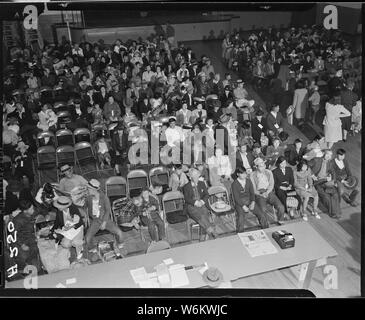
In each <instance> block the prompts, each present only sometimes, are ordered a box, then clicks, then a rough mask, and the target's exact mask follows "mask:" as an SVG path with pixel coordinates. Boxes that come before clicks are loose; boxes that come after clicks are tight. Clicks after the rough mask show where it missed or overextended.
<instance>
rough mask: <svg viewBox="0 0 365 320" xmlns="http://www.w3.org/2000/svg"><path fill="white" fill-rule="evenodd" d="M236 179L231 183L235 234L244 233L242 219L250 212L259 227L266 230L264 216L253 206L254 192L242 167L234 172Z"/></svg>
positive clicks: (266, 224)
mask: <svg viewBox="0 0 365 320" xmlns="http://www.w3.org/2000/svg"><path fill="white" fill-rule="evenodd" d="M236 175H237V179H235V180H234V181H233V183H232V194H233V199H234V203H235V209H236V215H237V217H236V226H237V232H244V217H245V215H246V214H247V213H248V212H249V211H251V212H252V213H253V214H254V215H255V216H257V218H258V219H259V221H260V225H261V227H262V228H263V229H264V228H268V227H269V222H268V220H267V217H266V214H265V213H264V212H263V211H262V210H261V208H260V207H259V206H257V205H256V204H255V192H254V188H253V185H252V182H251V180H250V179H249V178H248V177H247V172H246V169H245V168H244V167H239V168H238V169H237V170H236Z"/></svg>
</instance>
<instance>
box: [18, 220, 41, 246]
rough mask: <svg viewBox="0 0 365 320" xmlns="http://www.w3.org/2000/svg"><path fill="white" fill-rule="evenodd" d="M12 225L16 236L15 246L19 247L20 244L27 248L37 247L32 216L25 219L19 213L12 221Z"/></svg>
mask: <svg viewBox="0 0 365 320" xmlns="http://www.w3.org/2000/svg"><path fill="white" fill-rule="evenodd" d="M13 223H14V227H15V230H16V235H17V241H16V246H19V247H20V246H21V245H22V244H25V245H27V246H28V247H32V246H37V242H36V237H35V234H34V224H35V219H34V215H33V216H31V217H27V216H26V215H25V214H24V213H19V214H18V215H17V216H16V217H15V218H14V219H13Z"/></svg>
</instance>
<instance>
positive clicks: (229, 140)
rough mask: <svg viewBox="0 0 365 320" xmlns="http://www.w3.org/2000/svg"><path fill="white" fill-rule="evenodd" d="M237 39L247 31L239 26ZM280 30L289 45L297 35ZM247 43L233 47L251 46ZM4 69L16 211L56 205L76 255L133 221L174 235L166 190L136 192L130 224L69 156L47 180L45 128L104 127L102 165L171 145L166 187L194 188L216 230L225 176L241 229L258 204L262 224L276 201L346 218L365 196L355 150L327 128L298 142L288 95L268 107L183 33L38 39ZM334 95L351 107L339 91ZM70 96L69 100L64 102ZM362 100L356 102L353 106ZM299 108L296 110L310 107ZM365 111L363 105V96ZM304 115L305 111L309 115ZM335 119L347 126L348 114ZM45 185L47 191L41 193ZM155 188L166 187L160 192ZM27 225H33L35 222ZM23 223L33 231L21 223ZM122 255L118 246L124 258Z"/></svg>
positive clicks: (284, 214)
mask: <svg viewBox="0 0 365 320" xmlns="http://www.w3.org/2000/svg"><path fill="white" fill-rule="evenodd" d="M293 34H295V33H292V36H293ZM289 35H290V32H289ZM276 36H277V35H276ZM258 37H262V34H259V35H257V36H256V38H257V39H256V40H255V39H252V38H250V40H249V42H252V41H253V43H256V44H254V46H257V45H258V43H260V48H261V41H262V39H261V38H258ZM235 38H236V40H237V41H239V35H238V38H237V36H236V37H235ZM289 38H290V37H289ZM314 38H316V37H314ZM258 39H260V40H258ZM280 39H281V38H280ZM280 39H278V40H277V41H278V42H279V45H280V44H281V45H280V46H281V47H283V48H284V47H285V41H287V39H288V38H287V36H286V35H285V36H284V38H283V39H282V40H280ZM313 41H316V40H313ZM271 45H272V44H271ZM269 46H270V45H269V43H268V42H267V41H264V43H263V45H262V48H264V51H265V52H268V50H269ZM236 47H237V44H235V47H234V49H233V50H234V52H236V51H237V50H238V51H239V50H240V49H239V48H238V49H237V48H236ZM346 48H347V47H345V49H346ZM236 49H237V50H236ZM257 49H258V48H257ZM325 49H327V48H325ZM343 51H345V50H343ZM245 52H246V51H245ZM247 52H249V50H248V51H247ZM270 52H271V55H272V54H273V51H270ZM336 52H338V50H337V51H336ZM235 54H237V52H236V53H235ZM275 54H276V53H275V50H274V56H275ZM277 54H278V55H279V53H277ZM264 56H265V53H264ZM226 57H227V55H224V58H225V59H226V60H227V63H228V64H229V65H230V66H231V65H234V62H232V61H230V59H231V58H229V59H227V58H226ZM274 69H275V68H274ZM325 70H326V67H325ZM260 72H261V71H258V74H259V73H260ZM5 79H6V85H5V88H4V89H5V90H4V93H5V103H4V118H3V125H4V129H3V141H4V155H5V156H6V157H7V159H8V160H9V161H8V163H7V164H8V165H9V167H8V168H9V170H7V171H6V172H5V177H4V178H5V180H4V182H5V183H4V195H5V211H4V212H5V215H6V217H5V219H6V221H9V220H11V219H16V220H19V223H20V224H22V223H24V221H26V220H27V219H29V217H31V216H37V215H42V216H44V218H45V219H46V220H50V219H51V214H50V213H52V214H53V216H54V218H55V223H54V225H53V228H52V230H51V231H52V232H51V233H50V234H49V237H50V238H51V239H54V240H55V241H56V242H57V243H59V244H60V245H61V246H64V247H65V248H70V247H75V249H76V256H77V259H81V258H85V256H86V257H87V253H88V250H89V249H90V248H92V247H93V246H94V245H95V243H94V240H95V235H96V233H97V232H98V231H99V230H107V231H109V232H110V233H112V234H113V235H115V237H116V239H117V240H116V241H117V243H118V246H117V247H118V248H120V249H121V248H123V243H124V232H125V231H126V230H131V229H139V228H140V227H141V226H146V227H147V228H148V231H149V233H150V236H151V239H152V240H153V241H161V240H164V241H166V230H165V229H164V227H165V226H164V223H163V220H162V219H161V216H160V215H159V211H158V210H159V209H158V207H159V206H158V201H160V200H161V196H162V194H161V190H159V191H156V189H154V188H152V187H151V188H150V189H143V190H140V192H137V193H133V194H129V195H127V198H126V199H125V200H123V201H124V202H123V203H121V207H122V214H121V219H120V220H119V222H120V223H119V222H117V221H115V220H113V219H112V218H111V217H112V216H113V215H112V203H111V202H110V199H109V198H108V197H107V196H106V195H105V194H104V192H103V191H102V186H101V184H100V182H99V181H98V180H96V179H91V180H87V179H86V178H85V177H83V176H82V175H78V174H76V173H74V172H73V169H74V168H73V167H72V166H71V165H69V164H64V165H62V166H60V168H58V169H59V171H60V173H61V175H62V176H63V178H62V179H60V181H58V182H56V181H53V184H43V183H41V185H38V186H37V183H36V181H35V178H34V176H35V175H34V171H33V169H32V162H33V155H34V154H35V153H36V152H37V147H38V146H39V141H38V140H37V137H38V135H39V133H42V132H50V133H56V134H57V131H58V130H60V129H62V128H67V129H69V130H71V131H75V129H78V128H88V129H89V130H90V131H91V132H92V133H93V136H95V137H93V148H94V149H95V151H96V153H97V158H96V160H95V161H98V162H99V165H100V168H101V169H103V168H104V167H111V168H113V169H114V170H115V175H116V176H118V175H119V176H120V175H122V174H123V175H124V173H123V172H125V171H126V167H127V165H135V162H134V160H135V159H134V158H136V159H137V160H138V158H139V156H138V155H136V156H134V157H133V156H131V155H130V152H129V151H130V150H132V149H133V147H134V146H136V145H138V146H139V147H140V148H141V145H143V146H145V147H146V151H147V154H148V156H151V157H152V156H153V154H155V153H156V152H157V153H160V156H161V158H162V156H163V155H164V156H165V157H167V158H168V157H169V156H170V155H171V154H172V155H173V157H175V158H174V162H175V163H174V164H173V165H166V168H167V169H168V171H169V177H170V180H169V185H168V190H165V191H164V192H166V191H179V192H181V193H182V194H183V195H184V198H185V212H186V214H187V215H188V216H189V217H190V218H191V219H192V220H194V221H195V222H196V223H198V224H199V225H200V228H201V229H202V230H203V231H204V232H205V234H206V235H207V238H215V237H217V235H218V233H217V230H216V225H215V224H214V222H212V220H211V219H210V215H211V206H210V203H209V193H208V189H209V187H211V186H221V187H223V188H224V189H225V190H226V191H227V193H228V195H229V201H230V200H231V199H232V207H233V208H234V209H235V214H236V231H237V232H243V231H244V230H245V217H246V215H247V214H248V213H252V214H254V215H255V216H256V217H257V219H258V221H259V225H260V226H261V227H262V228H267V227H269V219H268V212H267V207H268V206H273V207H274V208H275V213H276V220H277V222H279V223H283V221H284V220H286V219H291V218H295V217H298V216H301V217H302V218H303V219H304V220H305V221H307V220H308V212H309V213H310V214H312V215H313V216H314V217H316V218H317V219H320V215H319V210H321V211H322V212H327V213H328V214H329V215H330V216H331V217H334V218H339V217H340V216H341V207H340V201H341V200H342V199H343V200H344V201H346V202H348V203H349V204H351V205H353V206H356V205H357V203H356V197H357V194H358V192H357V190H356V181H355V180H356V179H355V177H354V176H353V175H352V174H351V172H350V169H349V166H348V163H347V162H346V160H345V159H344V158H345V154H346V151H345V150H343V149H339V150H337V151H335V152H336V158H335V159H333V151H332V150H331V149H329V148H328V147H331V146H329V145H328V142H329V140H328V139H327V138H328V137H327V136H324V137H322V136H319V137H316V139H314V141H313V142H311V143H310V144H308V145H307V146H305V145H304V143H303V142H302V141H301V140H299V139H297V140H295V142H294V144H293V145H289V146H288V145H287V138H288V134H287V133H286V128H287V126H288V125H289V124H288V121H287V117H286V115H283V114H282V113H281V111H280V105H279V104H278V103H274V104H272V105H271V106H270V107H269V110H267V113H266V112H265V110H264V109H263V108H262V107H261V106H260V105H258V104H257V102H256V101H255V100H253V99H252V97H251V96H250V95H249V93H248V90H247V87H246V85H245V82H244V80H242V79H238V80H237V81H235V82H234V81H233V80H232V78H231V75H229V74H227V75H225V79H224V80H221V78H220V75H219V74H217V73H215V69H214V66H213V65H212V64H211V60H210V59H209V58H208V57H207V56H203V57H201V59H200V60H197V59H195V56H194V55H193V54H192V51H191V49H190V48H185V46H184V45H183V44H180V45H179V46H178V47H177V48H174V49H172V48H170V45H169V42H168V41H167V40H166V39H164V38H163V37H158V38H156V39H152V41H146V42H141V43H139V42H137V41H128V42H126V43H122V41H121V40H116V41H115V43H114V44H112V45H105V44H104V43H103V42H102V41H99V42H98V43H94V44H91V43H88V42H87V41H85V39H83V40H82V41H81V43H75V44H72V45H71V44H70V43H69V42H68V41H67V40H65V39H63V41H62V42H61V43H59V44H58V45H47V46H45V48H44V49H43V50H42V51H41V52H33V51H32V50H31V49H30V48H28V47H25V48H21V49H19V50H17V51H15V53H14V52H13V53H12V55H11V59H9V66H8V67H7V68H6V70H5ZM295 80H296V79H295ZM299 82H300V79H299ZM348 89H349V90H350V91H351V86H348ZM336 92H337V91H336ZM333 96H334V97H335V98H336V97H338V96H339V95H338V94H337V93H336V94H333ZM348 96H351V94H347V97H346V99H348V100H350V98H349V97H348ZM340 97H341V96H340ZM351 99H352V101H354V102H355V104H357V103H358V100H357V99H355V98H354V97H351ZM312 100H313V101H315V104H317V103H318V101H317V99H315V98H313V99H312ZM333 104H334V105H335V106H342V105H339V104H338V103H337V102H336V101H334V102H333ZM360 104H361V102H360ZM60 105H61V106H63V107H65V110H62V111H59V110H58V108H57V107H58V106H60ZM301 105H302V104H301ZM329 105H330V103H328V106H329ZM342 107H343V106H342ZM352 107H353V105H352V102H349V103H348V105H347V106H345V107H343V108H345V109H346V108H352ZM293 108H294V109H295V110H294V112H295V114H297V109H300V108H301V106H300V107H296V106H294V107H293ZM326 108H327V107H326ZM328 108H330V107H328ZM338 108H340V107H338ZM346 110H347V109H346ZM64 111H66V112H67V115H68V118H67V119H66V120H65V118H64V117H63V112H64ZM357 112H358V113H359V112H360V113H361V105H360V107H358V109H357ZM339 113H341V111H339ZM343 114H344V115H345V116H348V114H347V113H346V112H343ZM350 115H351V114H350ZM301 117H302V115H301V112H299V113H298V119H301ZM303 119H305V118H304V117H303ZM327 121H330V120H327ZM336 121H337V122H336V123H337V125H338V122H339V123H340V125H341V121H340V120H339V118H338V119H337V118H336ZM155 123H157V127H158V129H159V130H157V131H156V130H155V129H154V128H153V125H154V124H155ZM358 125H359V124H358V123H357V126H358ZM340 128H341V127H340ZM357 128H359V127H357ZM325 134H326V130H325ZM153 137H155V138H157V139H158V147H157V148H153V147H150V144H149V142H151V140H152V139H153ZM332 140H333V139H332ZM332 140H331V141H332ZM337 141H338V140H337ZM52 143H53V144H54V141H52V140H51V139H49V138H48V139H47V138H46V139H45V141H44V145H49V144H51V145H52ZM183 146H184V148H183ZM186 146H187V150H188V151H187V153H188V154H189V155H190V156H191V158H192V161H191V162H189V163H184V161H183V157H182V154H183V153H184V154H185V153H186V149H185V147H186ZM142 149H143V148H141V150H142ZM183 149H184V152H182V150H183ZM140 153H141V154H142V151H140ZM27 161H30V164H29V165H28V164H27ZM159 165H161V164H159ZM36 166H37V165H36V164H35V167H36ZM130 168H131V167H129V169H130ZM37 187H38V188H40V189H39V191H38V192H32V191H34V189H37ZM37 190H38V189H37ZM75 190H76V192H78V194H81V198H80V197H79V198H78V197H77V195H78V194H76V195H75ZM35 193H36V196H35V195H34V194H35ZM155 195H157V196H159V197H157V199H158V200H157V202H156V203H155V200H156V197H155ZM80 199H81V200H80ZM311 199H312V200H313V205H312V206H311V207H310V206H308V204H309V202H310V200H311ZM151 204H152V206H151ZM320 207H321V209H319V208H320ZM32 223H33V222H32ZM28 229H29V227H28ZM28 229H26V230H25V231H24V232H25V233H29V230H28ZM19 230H23V229H22V227H21V225H20V226H19ZM70 230H75V231H72V232H70ZM76 231H78V232H76ZM21 232H22V231H21ZM70 234H71V235H70ZM67 237H69V238H67ZM24 243H25V242H24ZM33 247H34V245H33V243H32V247H31V250H30V249H29V248H30V247H29V246H27V245H24V246H23V245H20V247H19V250H20V251H21V253H22V254H21V255H20V257H21V258H22V263H20V265H25V264H27V263H28V262H29V261H30V259H33V253H34V252H33V249H34V248H33ZM35 248H36V247H35ZM34 250H36V249H34ZM121 255H122V254H121V253H120V252H119V255H118V257H120V256H121Z"/></svg>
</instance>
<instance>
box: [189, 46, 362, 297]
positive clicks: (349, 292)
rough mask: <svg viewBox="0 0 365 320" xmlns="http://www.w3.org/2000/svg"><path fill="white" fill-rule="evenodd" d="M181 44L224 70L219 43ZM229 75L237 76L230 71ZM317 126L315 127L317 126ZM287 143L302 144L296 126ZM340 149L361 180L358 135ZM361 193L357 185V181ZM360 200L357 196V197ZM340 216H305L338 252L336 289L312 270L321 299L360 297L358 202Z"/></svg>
mask: <svg viewBox="0 0 365 320" xmlns="http://www.w3.org/2000/svg"><path fill="white" fill-rule="evenodd" d="M185 46H190V47H191V48H192V49H193V52H196V54H197V57H200V56H201V55H203V54H208V55H209V57H210V58H211V60H212V64H213V65H214V68H215V71H216V72H219V73H220V74H221V77H222V78H224V74H225V73H226V72H227V71H228V70H227V69H226V68H225V66H224V65H223V64H222V63H221V59H220V57H221V43H220V42H218V41H210V42H204V43H203V42H190V43H186V44H185ZM232 77H233V78H234V79H235V78H237V77H236V76H235V75H233V74H232ZM248 91H249V94H250V95H251V96H252V98H253V99H254V100H256V101H259V103H260V104H261V105H262V106H263V107H264V108H265V107H266V104H265V102H264V101H263V100H262V99H261V97H259V96H258V95H257V93H256V92H254V91H253V90H252V89H250V88H249V90H248ZM317 129H318V128H317ZM288 133H289V134H290V138H289V142H292V141H294V140H295V139H296V138H301V139H302V140H303V141H304V143H307V142H308V139H307V138H306V136H305V135H304V134H302V133H301V132H300V131H299V130H298V129H297V128H295V127H290V128H289V129H288ZM340 147H341V148H344V149H345V150H346V151H347V153H346V157H347V159H348V161H349V163H350V166H351V170H352V173H353V174H354V175H355V176H357V177H358V178H359V181H361V136H360V135H356V136H353V137H349V138H348V140H347V142H346V143H344V142H342V141H341V142H338V143H337V144H336V145H335V146H334V150H336V149H337V148H340ZM360 194H361V184H360ZM359 201H360V199H359ZM341 207H342V218H341V219H340V220H333V219H332V218H330V217H329V216H327V215H325V214H322V215H321V217H322V219H321V220H317V219H313V218H311V217H310V218H309V221H308V223H310V224H311V225H312V226H313V227H314V228H315V230H317V231H318V232H319V233H320V234H321V235H322V237H323V238H324V239H326V240H327V241H328V242H329V243H330V244H331V245H332V246H333V248H334V249H335V250H336V251H337V252H338V256H337V257H335V258H331V259H328V261H327V264H331V265H334V266H336V267H337V270H338V289H337V290H334V289H331V290H326V289H325V288H324V284H323V280H324V278H325V274H324V272H323V268H324V267H318V268H316V269H315V271H314V274H313V279H312V282H311V286H310V288H309V289H310V290H311V291H312V292H313V293H314V294H315V295H316V296H317V297H323V298H331V297H358V296H360V265H361V205H359V206H358V207H356V208H354V207H351V206H349V205H347V204H346V203H342V206H341ZM296 284H297V279H296V277H295V276H294V273H292V271H291V270H290V269H284V270H279V271H275V272H269V273H265V274H261V275H256V276H252V277H248V278H244V279H240V280H237V281H234V282H233V287H235V288H270V289H278V288H280V289H295V288H296Z"/></svg>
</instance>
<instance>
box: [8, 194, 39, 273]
mask: <svg viewBox="0 0 365 320" xmlns="http://www.w3.org/2000/svg"><path fill="white" fill-rule="evenodd" d="M12 222H13V224H14V230H16V242H15V243H14V245H15V246H16V248H17V251H18V253H17V254H16V258H15V261H16V263H17V268H18V272H23V269H24V268H25V266H26V265H32V266H34V267H36V268H37V270H38V271H40V270H41V264H40V259H39V250H38V246H37V239H36V236H35V233H34V225H35V207H34V204H33V203H32V201H29V200H26V199H22V200H21V201H20V202H19V214H18V215H17V216H16V217H15V218H14V219H13V220H12Z"/></svg>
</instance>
